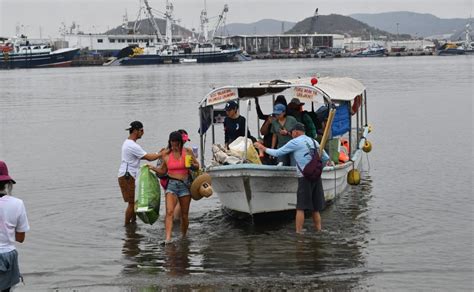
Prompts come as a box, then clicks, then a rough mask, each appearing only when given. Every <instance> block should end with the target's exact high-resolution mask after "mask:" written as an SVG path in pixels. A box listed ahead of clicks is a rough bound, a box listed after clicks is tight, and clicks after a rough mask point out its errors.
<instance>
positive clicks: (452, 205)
mask: <svg viewBox="0 0 474 292" xmlns="http://www.w3.org/2000/svg"><path fill="white" fill-rule="evenodd" d="M473 60H474V59H473V58H472V57H470V56H459V57H436V56H432V57H406V58H374V59H359V58H357V59H334V60H316V59H315V60H309V59H304V60H271V61H270V60H265V61H252V62H241V63H229V64H206V65H200V64H192V65H169V66H168V65H162V66H156V67H155V66H143V67H126V68H122V67H90V68H60V69H37V70H14V71H0V86H1V98H0V137H1V138H0V159H3V160H6V161H7V163H8V165H9V168H10V172H11V174H12V176H14V178H15V179H16V181H17V185H15V189H14V194H15V195H16V196H18V197H20V198H21V199H23V200H24V201H25V204H26V207H27V211H28V216H29V220H30V225H31V231H30V232H29V233H28V234H27V237H26V241H25V243H24V244H19V245H18V248H19V251H20V265H21V270H22V272H23V274H24V277H25V285H20V286H19V288H18V289H17V291H39V290H55V291H154V290H160V289H161V288H169V289H176V290H182V289H183V290H188V289H197V290H213V289H217V290H228V289H234V290H239V289H245V288H254V289H259V288H262V289H271V288H276V287H283V288H288V289H295V290H298V289H303V288H304V289H309V290H312V289H318V288H319V289H333V290H367V289H369V290H432V289H436V290H448V289H449V290H455V291H458V290H470V289H472V287H473V286H474V285H473V280H472V274H473V266H472V263H473V226H472V222H473V215H472V214H473V212H472V210H473V201H472V189H473V188H472V158H473V152H472V149H473V148H472V141H473V139H472V138H473V137H472V133H473V123H472V116H473V102H472V100H473V86H472V80H473V74H472V65H473ZM315 73H318V74H320V75H321V76H328V75H329V76H341V75H343V76H350V77H354V78H356V79H359V80H361V81H362V82H363V83H364V84H365V85H366V86H367V88H368V98H369V105H368V110H369V122H370V123H371V124H372V125H373V126H374V131H373V132H372V133H371V135H370V139H371V141H372V142H373V145H374V149H373V151H372V152H371V153H370V154H369V155H368V156H364V158H363V165H364V169H365V170H366V171H365V172H364V177H363V181H362V184H361V185H359V186H357V187H352V188H350V189H349V190H348V191H347V192H346V193H345V194H344V195H342V196H341V197H340V198H338V199H337V200H336V201H335V203H334V204H332V205H330V206H329V207H328V208H327V209H326V210H325V211H324V212H323V214H322V219H323V228H324V231H323V232H322V233H320V234H317V233H314V232H312V231H311V224H310V223H311V222H310V219H309V218H308V219H307V222H306V228H307V229H308V231H307V232H306V233H305V234H304V235H303V236H296V235H295V233H294V220H293V217H292V216H291V214H290V215H287V216H283V215H281V216H280V215H278V216H273V217H266V218H262V219H261V220H258V221H257V222H256V223H255V224H252V222H251V221H250V220H249V219H248V218H243V219H237V218H234V217H231V216H229V215H228V214H226V212H225V211H223V210H222V209H221V208H220V204H219V201H218V198H217V197H215V196H213V197H211V198H208V199H203V200H200V201H197V202H193V203H192V206H191V213H190V229H189V236H188V238H187V239H184V240H176V241H175V242H174V243H173V244H171V245H167V246H162V245H160V243H161V242H162V240H163V239H164V224H163V222H162V221H161V220H160V221H159V222H157V223H156V224H155V225H153V226H145V225H144V224H141V223H140V224H138V226H136V227H131V228H124V227H123V226H122V223H123V222H122V221H123V211H124V208H125V205H124V203H123V202H122V199H121V196H120V191H119V189H118V186H117V181H116V175H117V170H118V166H119V162H120V146H121V144H122V142H123V140H124V139H125V138H126V136H127V134H126V132H125V131H124V129H125V128H126V127H127V126H128V123H129V122H130V121H132V120H135V119H139V120H141V121H142V122H143V123H144V125H145V135H144V137H143V139H142V140H140V141H139V143H140V144H141V145H143V147H144V148H145V149H146V150H148V151H156V150H159V149H160V148H161V147H163V146H164V145H165V144H166V140H167V135H168V133H169V132H170V131H172V130H175V129H177V128H185V129H189V133H190V137H191V140H192V141H191V144H195V145H197V144H198V135H197V132H196V130H197V125H198V118H197V103H198V102H199V101H200V100H201V99H202V98H203V97H204V95H205V94H206V93H207V92H208V91H209V90H210V88H212V86H220V85H229V84H246V83H251V82H255V81H261V80H272V79H285V78H294V77H295V76H309V75H313V74H315ZM267 110H269V109H267ZM253 114H254V113H253ZM162 207H163V206H162ZM178 232H179V231H178V228H176V229H175V235H176V237H178Z"/></svg>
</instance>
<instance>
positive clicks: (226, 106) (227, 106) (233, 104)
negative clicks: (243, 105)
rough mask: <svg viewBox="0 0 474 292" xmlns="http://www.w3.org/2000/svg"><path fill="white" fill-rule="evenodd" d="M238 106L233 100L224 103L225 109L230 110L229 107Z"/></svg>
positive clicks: (234, 107) (236, 107)
mask: <svg viewBox="0 0 474 292" xmlns="http://www.w3.org/2000/svg"><path fill="white" fill-rule="evenodd" d="M238 108H239V105H238V104H237V103H236V102H235V101H233V100H231V101H229V102H228V103H226V104H225V110H226V111H228V110H231V109H238Z"/></svg>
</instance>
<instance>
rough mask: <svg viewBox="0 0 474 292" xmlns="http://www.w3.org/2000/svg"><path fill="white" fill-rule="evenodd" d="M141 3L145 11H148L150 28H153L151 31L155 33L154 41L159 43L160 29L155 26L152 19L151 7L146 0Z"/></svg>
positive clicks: (160, 37)
mask: <svg viewBox="0 0 474 292" xmlns="http://www.w3.org/2000/svg"><path fill="white" fill-rule="evenodd" d="M143 2H144V3H145V6H146V10H147V11H148V18H149V20H150V23H151V26H152V27H153V30H154V31H155V35H156V41H157V42H160V41H161V39H162V35H161V33H160V28H159V27H158V24H156V21H155V18H154V17H153V13H152V12H151V7H150V5H149V4H148V0H143Z"/></svg>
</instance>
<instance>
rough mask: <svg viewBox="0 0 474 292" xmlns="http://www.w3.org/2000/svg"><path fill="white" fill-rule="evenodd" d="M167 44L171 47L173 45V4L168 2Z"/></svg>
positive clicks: (166, 15) (166, 14)
mask: <svg viewBox="0 0 474 292" xmlns="http://www.w3.org/2000/svg"><path fill="white" fill-rule="evenodd" d="M165 18H166V36H165V38H166V44H167V45H171V44H172V43H173V28H172V25H173V4H172V3H171V2H169V1H168V0H166V13H165Z"/></svg>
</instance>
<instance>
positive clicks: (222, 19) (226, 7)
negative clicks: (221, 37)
mask: <svg viewBox="0 0 474 292" xmlns="http://www.w3.org/2000/svg"><path fill="white" fill-rule="evenodd" d="M227 12H229V5H227V4H225V5H224V9H222V12H221V14H219V18H218V19H217V23H216V27H215V28H214V30H213V31H212V35H211V41H212V40H214V37H215V36H216V33H217V31H218V30H219V28H220V26H221V24H223V23H225V20H226V17H227Z"/></svg>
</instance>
